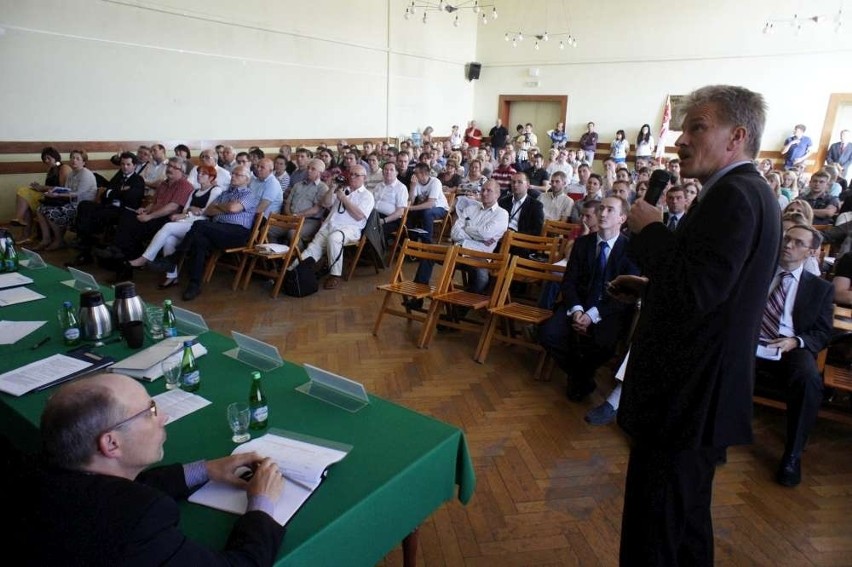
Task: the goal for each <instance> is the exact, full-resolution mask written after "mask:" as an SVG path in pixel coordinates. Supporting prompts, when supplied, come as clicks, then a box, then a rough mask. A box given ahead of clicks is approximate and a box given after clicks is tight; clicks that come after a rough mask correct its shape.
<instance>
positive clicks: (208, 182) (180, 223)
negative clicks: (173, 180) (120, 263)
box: [121, 165, 231, 289]
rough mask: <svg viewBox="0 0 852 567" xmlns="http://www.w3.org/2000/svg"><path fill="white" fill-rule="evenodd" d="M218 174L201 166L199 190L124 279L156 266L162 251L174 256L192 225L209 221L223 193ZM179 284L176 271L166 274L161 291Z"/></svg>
mask: <svg viewBox="0 0 852 567" xmlns="http://www.w3.org/2000/svg"><path fill="white" fill-rule="evenodd" d="M217 173H218V171H217V170H216V168H214V167H213V166H210V165H202V166H200V167H199V168H198V179H199V181H200V187H199V188H198V189H196V190H195V191H193V192H192V194H191V195H190V197H189V200H188V201H187V202H186V204H185V205H184V207H183V208H182V210H181V212H176V213H172V214H171V215H169V221H170V222H168V223H166V224H164V225H163V226H162V228H160V230H158V231H157V233H156V234H155V235H154V237H153V238H152V239H151V242H150V243H149V244H148V247H147V248H145V251H144V252H143V253H142V255H141V256H139V257H138V258H134V259H132V260H130V261H129V262H128V263H127V266H125V269H126V270H127V272H126V274H122V275H124V276H132V273H133V271H132V270H133V268H141V267H142V266H144V265H145V264H147V263H148V262H153V261H154V260H156V259H157V254H158V253H160V251H162V253H163V256H171V255H172V254H174V253H175V252H176V251H177V248H178V245H179V244H180V243H181V241H182V240H183V238H184V237H185V236H186V234H187V233H188V232H189V230H190V228H192V224H193V223H195V222H198V221H206V220H207V218H208V217H207V214H205V210H206V208H207V205H209V204H210V203H213V202H214V201H215V200H216V199H217V198H218V197H219V195H220V194H221V193H222V191H223V190H224V189H223V188H222V187H219V185H217V184H216V177H217ZM230 178H231V175H230V174H228V179H229V180H230ZM121 279H130V277H122V278H121ZM177 283H178V274H177V271H176V270H175V271H171V272H169V273H167V274H166V279H165V280H164V281H163V283H161V284H160V286H159V287H160V289H166V288H169V287H172V286H173V285H177Z"/></svg>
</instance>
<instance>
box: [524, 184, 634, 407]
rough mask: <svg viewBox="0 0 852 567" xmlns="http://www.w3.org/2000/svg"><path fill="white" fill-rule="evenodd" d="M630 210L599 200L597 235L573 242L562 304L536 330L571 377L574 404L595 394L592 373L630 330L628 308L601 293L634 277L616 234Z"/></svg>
mask: <svg viewBox="0 0 852 567" xmlns="http://www.w3.org/2000/svg"><path fill="white" fill-rule="evenodd" d="M629 207H630V205H629V204H628V203H627V202H626V201H624V200H623V199H620V198H617V197H607V198H605V199H603V201H602V202H601V204H600V207H598V218H597V227H598V231H597V232H596V233H594V234H589V235H586V236H582V237H580V238H578V239H577V240H576V241H575V242H574V245H573V246H572V247H571V254H570V257H569V259H568V266H567V269H566V271H565V276H564V277H563V280H562V290H561V291H562V300H561V302H560V303H559V304H557V306H556V307H555V309H554V314H553V316H552V317H551V318H550V319H548V320H547V321H546V322H545V323H544V324H542V325H541V327H540V329H539V333H538V336H539V341H540V343H541V345H542V346H543V347H544V348H545V350H547V352H548V353H549V354H550V355H551V356H552V357H553V358H554V360H555V361H556V364H557V365H559V367H560V368H561V369H562V370H563V371H564V372H565V373H566V374H568V375H569V376H570V379H569V382H568V389H567V395H568V397H569V399H571V400H574V401H580V400H582V399H584V398H585V397H586V396H588V395H589V394H590V393H591V392H593V391H594V389H595V382H594V375H595V371H596V370H597V368H598V367H599V366H600V365H602V364H604V363H605V362H607V361H608V360H609V359H610V358H611V357H612V355H613V354H614V352H615V347H616V345H617V343H618V341H619V339H621V338H623V337H624V336H625V334H626V332H627V329H628V328H629V324H630V315H631V313H632V308H631V306H629V305H628V304H625V303H621V302H619V301H618V300H616V299H614V298H613V297H612V296H610V295H609V294H607V293H606V289H605V288H606V283H607V282H609V281H611V280H612V279H614V278H615V277H616V276H619V275H622V274H630V275H636V274H638V273H639V270H638V268H637V267H636V265H635V264H634V263H633V262H632V261H631V260H630V259H629V258H628V257H627V237H625V236H624V235H622V234H621V226H622V225H623V224H624V223H625V221H626V220H627V213H628V211H629Z"/></svg>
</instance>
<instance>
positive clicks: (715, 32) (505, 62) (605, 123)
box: [474, 0, 852, 150]
mask: <svg viewBox="0 0 852 567" xmlns="http://www.w3.org/2000/svg"><path fill="white" fill-rule="evenodd" d="M495 3H496V5H497V7H498V11H499V14H500V16H499V19H498V20H497V22H499V24H498V25H491V24H489V25H488V26H481V27H480V28H479V33H478V41H477V55H478V57H479V60H480V62H481V63H482V64H483V68H482V75H481V78H480V80H479V82H478V84H477V87H476V96H475V100H474V117H475V118H476V119H477V120H478V121H480V122H481V123H482V124H489V125H490V124H491V123H492V122H493V120H494V118H495V116H496V112H497V99H498V96H499V95H500V94H512V95H516V94H558V95H566V94H567V95H568V117H567V123H566V128H567V130H568V134H569V138H570V139H571V140H575V141H576V140H577V139H578V138H579V136H580V134H581V133H582V132H584V131H585V123H586V122H588V121H589V120H592V121H594V122H596V124H597V129H598V131H599V132H600V134H601V136H600V140H601V142H604V141H606V142H609V141H611V140H612V138H613V137H614V135H615V131H616V130H618V129H622V128H623V129H624V130H625V131H626V132H627V136H628V139H631V140H633V141H635V138H636V134H637V133H638V130H639V127H640V126H641V125H642V124H643V123H646V122H647V123H650V124H651V130H652V132H653V133H654V134H655V136H656V133H657V132H658V131H659V128H660V121H661V119H662V111H663V105H664V103H665V98H666V95H667V94H686V93H688V92H689V91H691V90H693V89H695V88H698V87H701V86H703V85H707V84H714V83H728V84H738V85H742V86H745V87H748V88H750V89H753V90H756V91H758V92H761V93H763V94H764V96H765V97H766V100H767V103H768V105H769V114H768V120H767V125H766V130H765V132H764V138H763V149H765V150H780V148H781V143H782V141H783V138H784V137H785V136H786V135H788V134H789V132H790V131H791V129H792V126H793V125H794V124H796V123H799V122H801V123H804V124H806V125H808V133H809V134H811V137H812V138H813V139H814V140H815V141H816V140H818V139H819V133H820V131H821V129H822V124H823V121H824V119H825V112H826V106H827V103H828V100H829V95H830V93H833V92H852V79H850V75H849V73H848V61H849V59H850V55H852V49H850V45H852V43H850V41H849V32H850V31H852V3H849V2H846V3H847V4H850V6H847V10H846V16H845V17H844V22H843V23H844V27H843V28H842V31H841V32H840V33H835V32H834V31H833V27H831V26H824V27H823V26H819V27H817V26H813V25H804V26H803V29H802V31H801V32H800V34H799V35H796V34H795V33H794V31H793V30H792V28H791V27H790V26H779V27H777V28H776V30H775V32H774V33H773V34H770V35H765V34H763V33H762V27H763V24H764V21H765V19H766V18H767V16H769V15H773V16H774V17H776V18H781V17H787V16H790V17H792V14H793V13H794V12H796V11H799V13H800V14H802V15H815V14H831V15H834V14H835V13H836V12H837V8H838V6H839V4H840V3H839V2H837V1H836V0H811V1H808V2H804V1H779V0H772V1H767V0H749V1H747V2H744V1H742V0H714V1H713V2H699V1H697V0H696V1H691V0H688V1H684V2H680V3H677V4H676V5H671V6H670V7H662V6H660V7H657V6H655V5H649V4H647V3H641V2H634V1H631V0H610V1H608V2H596V3H579V2H570V1H565V2H558V1H539V2H535V1H532V0H531V1H530V2H524V3H520V2H511V1H508V0H496V2H495ZM565 5H567V6H568V10H567V11H564V10H563V8H562V7H563V6H565ZM497 22H495V23H497ZM519 29H520V31H524V32H526V33H525V35H526V36H527V39H525V40H524V41H523V42H522V43H520V44H519V46H518V47H517V48H514V49H513V48H512V47H511V46H510V44H508V43H507V42H506V41H504V34H505V33H506V32H507V31H518V30H519ZM545 30H547V31H548V32H549V34H554V33H559V32H563V31H568V32H570V33H572V34H573V35H574V36H575V37H576V38H577V41H578V46H577V47H576V48H566V49H565V50H564V51H560V50H559V49H558V41H556V38H552V39H551V40H550V41H549V42H547V43H544V42H542V43H541V49H540V50H539V51H536V50H534V49H533V43H534V40H533V41H531V40H530V39H529V36H530V35H531V34H532V33H539V34H541V33H543V32H544V31H545ZM530 67H535V68H538V69H539V70H540V75H539V77H538V80H539V81H540V83H541V86H540V87H538V88H531V87H527V86H525V83H526V82H527V81H529V80H531V79H530V77H529V76H528V69H529V68H530ZM850 126H852V125H850ZM489 127H490V126H489ZM550 127H551V125H540V126H539V125H536V131H537V132H538V133H539V135H540V136H541V135H542V133H543V132H544V131H545V130H546V129H547V128H550Z"/></svg>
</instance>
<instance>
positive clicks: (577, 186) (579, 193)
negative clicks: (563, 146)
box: [560, 150, 592, 201]
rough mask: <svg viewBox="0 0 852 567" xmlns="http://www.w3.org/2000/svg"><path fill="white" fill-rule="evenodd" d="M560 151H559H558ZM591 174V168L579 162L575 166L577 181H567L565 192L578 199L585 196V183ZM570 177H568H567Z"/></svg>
mask: <svg viewBox="0 0 852 567" xmlns="http://www.w3.org/2000/svg"><path fill="white" fill-rule="evenodd" d="M563 151H564V150H563ZM560 153H561V152H560ZM591 174H592V170H591V168H590V167H589V166H588V165H587V164H585V163H581V164H580V165H578V166H577V179H578V181H577V183H569V184H568V188H567V189H566V190H565V192H566V193H567V194H568V196H569V197H571V198H572V199H574V200H575V201H578V200H580V199H582V198H583V197H585V196H586V184H587V183H588V182H589V176H590V175H591ZM568 179H570V177H569V178H568Z"/></svg>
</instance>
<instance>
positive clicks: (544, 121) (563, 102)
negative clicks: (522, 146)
mask: <svg viewBox="0 0 852 567" xmlns="http://www.w3.org/2000/svg"><path fill="white" fill-rule="evenodd" d="M498 105H499V106H498V116H500V118H501V119H502V120H503V124H504V125H505V126H506V128H507V129H508V130H509V135H510V136H511V139H514V137H515V126H517V125H518V124H526V123H527V122H530V123H532V125H533V131H534V132H535V134H536V136H537V137H538V147H539V149H540V150H541V151H542V153H544V154H545V159H546V157H547V155H546V154H547V151H548V150H549V149H550V146H551V144H550V138H549V137H548V135H547V131H548V130H551V129H553V128H554V127H555V126H556V123H557V122H565V121H566V119H567V117H568V97H567V96H560V95H500V99H499V102H498Z"/></svg>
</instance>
